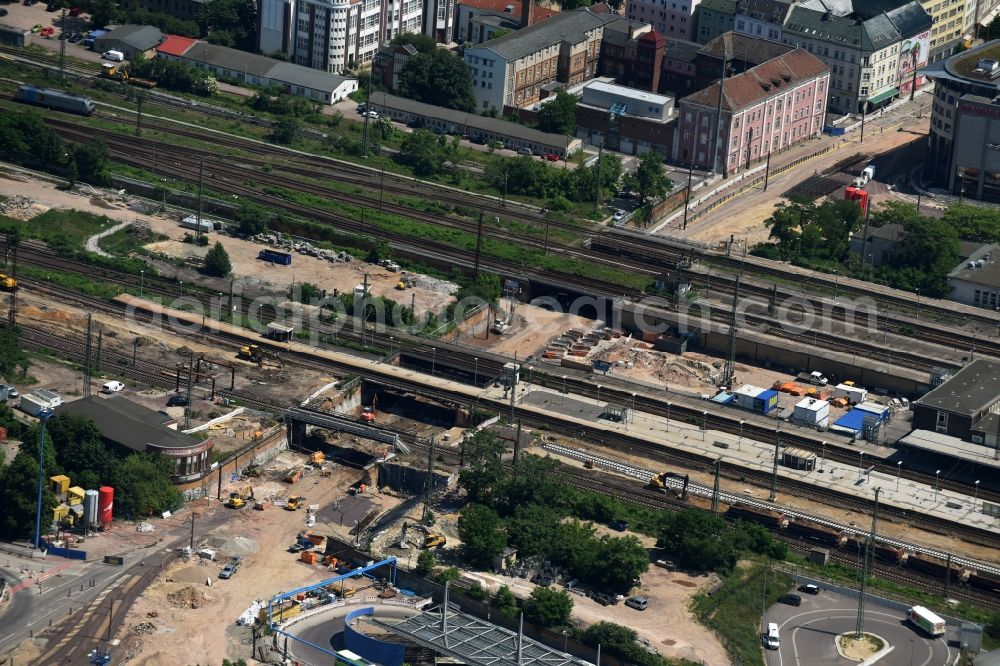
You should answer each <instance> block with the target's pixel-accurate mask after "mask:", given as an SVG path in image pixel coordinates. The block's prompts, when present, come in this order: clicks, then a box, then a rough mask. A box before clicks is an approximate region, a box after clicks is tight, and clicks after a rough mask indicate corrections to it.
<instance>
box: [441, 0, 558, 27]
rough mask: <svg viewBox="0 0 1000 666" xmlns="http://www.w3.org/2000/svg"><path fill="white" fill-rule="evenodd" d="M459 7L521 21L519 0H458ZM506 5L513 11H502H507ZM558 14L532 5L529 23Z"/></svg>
mask: <svg viewBox="0 0 1000 666" xmlns="http://www.w3.org/2000/svg"><path fill="white" fill-rule="evenodd" d="M458 4H460V5H465V6H466V7H475V8H476V9H478V10H479V11H481V12H494V13H496V14H508V15H509V16H512V17H514V19H515V20H518V21H520V20H521V2H520V0H459V3H458ZM507 5H512V6H513V7H514V11H512V12H508V11H504V10H505V9H507ZM558 13H559V12H558V11H557V10H555V9H549V8H548V7H539V6H538V4H537V3H536V4H534V5H533V6H532V8H531V22H532V23H533V24H534V23H541V22H542V21H544V20H545V19H547V18H552V17H553V16H555V15H556V14H558Z"/></svg>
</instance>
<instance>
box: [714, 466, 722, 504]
mask: <svg viewBox="0 0 1000 666" xmlns="http://www.w3.org/2000/svg"><path fill="white" fill-rule="evenodd" d="M721 471H722V458H717V459H716V461H715V482H714V483H713V484H712V513H719V473H720V472H721Z"/></svg>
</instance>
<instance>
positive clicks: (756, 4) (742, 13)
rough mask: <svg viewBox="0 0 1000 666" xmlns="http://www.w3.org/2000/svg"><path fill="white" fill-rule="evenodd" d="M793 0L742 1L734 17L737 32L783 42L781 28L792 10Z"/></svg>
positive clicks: (734, 27)
mask: <svg viewBox="0 0 1000 666" xmlns="http://www.w3.org/2000/svg"><path fill="white" fill-rule="evenodd" d="M792 1H793V0H740V2H739V4H738V5H737V7H736V15H735V16H734V17H733V30H734V31H735V32H738V33H741V34H744V35H750V36H751V37H758V38H760V39H769V40H771V41H773V42H780V41H781V28H782V26H783V25H784V24H785V19H786V18H788V14H789V12H791V10H792Z"/></svg>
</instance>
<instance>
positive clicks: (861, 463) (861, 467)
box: [858, 451, 865, 481]
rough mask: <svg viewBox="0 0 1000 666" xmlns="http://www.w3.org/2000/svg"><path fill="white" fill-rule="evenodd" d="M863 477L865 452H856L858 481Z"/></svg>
mask: <svg viewBox="0 0 1000 666" xmlns="http://www.w3.org/2000/svg"><path fill="white" fill-rule="evenodd" d="M864 475H865V452H864V451H858V481H860V480H861V479H862V478H864Z"/></svg>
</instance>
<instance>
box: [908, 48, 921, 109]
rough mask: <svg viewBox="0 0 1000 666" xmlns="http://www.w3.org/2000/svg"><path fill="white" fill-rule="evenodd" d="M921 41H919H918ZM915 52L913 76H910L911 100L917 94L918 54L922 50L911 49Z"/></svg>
mask: <svg viewBox="0 0 1000 666" xmlns="http://www.w3.org/2000/svg"><path fill="white" fill-rule="evenodd" d="M918 43H919V42H918ZM910 53H912V54H913V67H912V68H911V69H913V76H911V77H910V101H911V102H912V101H913V96H914V95H916V94H917V55H918V54H919V53H920V51H910Z"/></svg>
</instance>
